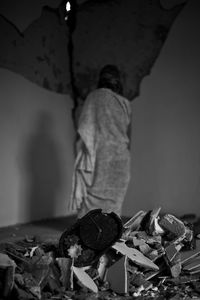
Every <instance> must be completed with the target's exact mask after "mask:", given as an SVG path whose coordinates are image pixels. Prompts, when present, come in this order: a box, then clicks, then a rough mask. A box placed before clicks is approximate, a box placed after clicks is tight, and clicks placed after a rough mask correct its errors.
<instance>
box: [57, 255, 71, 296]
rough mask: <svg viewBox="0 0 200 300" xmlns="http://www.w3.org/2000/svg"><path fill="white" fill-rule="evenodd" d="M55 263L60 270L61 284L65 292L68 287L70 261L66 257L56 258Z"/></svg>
mask: <svg viewBox="0 0 200 300" xmlns="http://www.w3.org/2000/svg"><path fill="white" fill-rule="evenodd" d="M56 261H57V264H58V266H59V269H60V274H61V275H60V281H61V284H62V286H63V287H64V290H66V289H67V288H69V287H70V279H71V272H72V270H71V267H72V259H70V258H67V257H58V258H56Z"/></svg>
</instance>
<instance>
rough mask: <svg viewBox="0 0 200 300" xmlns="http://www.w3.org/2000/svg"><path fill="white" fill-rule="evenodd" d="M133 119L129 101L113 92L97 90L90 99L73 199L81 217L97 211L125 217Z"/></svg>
mask: <svg viewBox="0 0 200 300" xmlns="http://www.w3.org/2000/svg"><path fill="white" fill-rule="evenodd" d="M130 117H131V107H130V103H129V101H128V100H127V99H126V98H124V97H122V96H120V95H118V94H116V93H114V92H113V91H111V90H110V89H106V88H100V89H97V90H95V91H93V92H91V93H90V94H89V95H88V97H87V98H86V100H85V103H84V106H83V109H82V112H81V115H80V118H79V123H78V134H79V137H80V142H79V143H80V147H79V150H78V153H77V157H76V161H75V167H74V174H73V180H72V195H71V199H70V209H72V210H77V211H78V216H79V217H82V216H83V215H84V214H86V213H87V212H88V211H90V210H91V209H95V208H101V209H102V210H103V211H104V212H111V211H113V212H115V213H117V214H119V215H120V214H121V208H122V204H123V201H124V197H125V194H126V191H127V187H128V183H129V178H130V152H129V137H128V135H127V132H128V127H129V125H130Z"/></svg>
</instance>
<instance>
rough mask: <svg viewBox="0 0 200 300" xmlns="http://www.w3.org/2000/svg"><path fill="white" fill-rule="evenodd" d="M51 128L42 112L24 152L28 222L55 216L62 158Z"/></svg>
mask: <svg viewBox="0 0 200 300" xmlns="http://www.w3.org/2000/svg"><path fill="white" fill-rule="evenodd" d="M53 126H54V123H53V119H52V117H51V116H50V115H49V114H48V113H47V112H41V113H40V115H39V116H38V119H37V120H36V125H35V130H34V133H33V135H32V136H31V137H30V140H29V141H28V146H27V148H26V166H25V167H26V173H27V175H28V193H27V197H28V199H27V201H28V203H29V204H30V205H29V208H30V210H29V219H30V220H39V219H42V218H50V217H52V216H54V214H55V207H56V201H58V200H57V195H58V193H59V191H60V189H61V187H62V166H61V158H60V156H59V148H58V145H57V143H56V139H55V137H54V133H53Z"/></svg>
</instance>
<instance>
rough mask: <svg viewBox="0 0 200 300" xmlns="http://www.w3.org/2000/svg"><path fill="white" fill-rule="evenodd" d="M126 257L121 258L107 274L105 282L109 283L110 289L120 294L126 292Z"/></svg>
mask: <svg viewBox="0 0 200 300" xmlns="http://www.w3.org/2000/svg"><path fill="white" fill-rule="evenodd" d="M126 263H127V257H126V256H123V257H122V258H121V259H120V260H118V261H117V262H116V263H115V264H114V265H112V266H111V267H110V268H109V269H108V272H107V277H106V280H107V281H108V282H109V285H110V288H111V289H112V290H113V291H114V292H116V293H120V294H125V293H127V292H128V278H127V275H128V274H127V269H126Z"/></svg>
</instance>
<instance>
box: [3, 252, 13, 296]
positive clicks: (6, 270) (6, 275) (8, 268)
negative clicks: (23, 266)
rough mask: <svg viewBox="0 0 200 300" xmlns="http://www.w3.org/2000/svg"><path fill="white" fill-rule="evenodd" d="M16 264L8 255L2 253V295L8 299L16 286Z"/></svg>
mask: <svg viewBox="0 0 200 300" xmlns="http://www.w3.org/2000/svg"><path fill="white" fill-rule="evenodd" d="M15 268H16V264H15V262H14V261H13V260H12V259H10V258H9V256H8V255H7V254H4V253H0V271H1V270H2V272H1V276H2V277H3V278H0V281H1V283H2V291H0V294H2V296H3V297H5V298H6V297H8V296H9V294H10V293H11V291H12V289H13V286H14V276H15Z"/></svg>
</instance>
